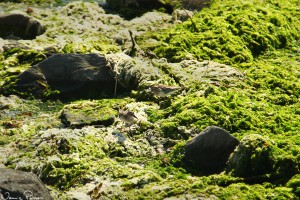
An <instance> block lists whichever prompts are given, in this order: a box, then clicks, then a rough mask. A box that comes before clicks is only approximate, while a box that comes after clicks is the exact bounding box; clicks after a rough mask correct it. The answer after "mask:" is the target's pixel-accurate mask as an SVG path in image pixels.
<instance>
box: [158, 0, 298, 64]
mask: <svg viewBox="0 0 300 200" xmlns="http://www.w3.org/2000/svg"><path fill="white" fill-rule="evenodd" d="M279 2H280V3H279ZM286 2H287V4H281V1H276V2H268V1H263V2H261V1H250V0H249V1H243V2H235V3H234V4H233V3H232V2H231V1H222V2H219V1H214V2H213V3H212V4H211V5H210V7H209V8H205V9H203V10H202V11H200V12H199V13H197V14H196V15H195V16H194V17H193V22H194V23H195V24H196V26H197V29H198V30H199V31H198V32H195V31H194V28H193V24H192V22H191V21H189V20H188V21H187V22H185V23H183V24H182V25H178V26H177V27H176V28H174V29H172V30H168V31H166V32H164V33H163V34H160V35H158V36H157V37H158V38H159V40H160V41H162V42H163V45H159V46H158V47H157V48H156V49H155V50H154V51H155V52H156V53H157V55H158V56H159V57H166V58H168V59H169V60H171V61H180V60H183V59H184V58H185V57H187V55H188V54H192V55H193V57H195V58H197V59H198V60H215V61H219V62H221V63H226V64H234V65H237V64H238V63H251V62H252V61H253V58H256V57H257V56H259V55H261V54H263V53H264V52H266V51H269V50H274V49H280V48H285V47H288V48H292V47H295V46H297V45H296V44H295V40H298V39H299V26H298V25H297V24H299V19H298V18H297V17H296V16H297V14H296V16H295V15H293V14H294V13H296V12H297V9H296V5H297V4H296V2H288V1H286ZM277 5H278V6H279V8H278V7H277ZM286 5H289V6H286Z"/></svg>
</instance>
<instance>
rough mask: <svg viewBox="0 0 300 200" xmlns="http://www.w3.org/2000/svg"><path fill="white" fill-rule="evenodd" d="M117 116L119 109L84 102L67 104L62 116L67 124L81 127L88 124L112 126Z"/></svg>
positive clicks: (72, 126)
mask: <svg viewBox="0 0 300 200" xmlns="http://www.w3.org/2000/svg"><path fill="white" fill-rule="evenodd" d="M115 116H117V111H116V110H114V109H112V108H110V107H109V106H105V105H99V104H97V103H94V102H83V103H78V104H70V105H67V106H65V107H64V108H63V110H62V112H61V115H60V118H61V120H62V123H64V124H65V125H66V126H69V127H71V128H80V127H83V126H86V125H102V126H110V125H112V124H113V123H114V121H115Z"/></svg>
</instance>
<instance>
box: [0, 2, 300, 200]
mask: <svg viewBox="0 0 300 200" xmlns="http://www.w3.org/2000/svg"><path fill="white" fill-rule="evenodd" d="M253 3H256V4H257V6H256V7H254V6H253V5H254V4H253ZM294 5H298V6H299V2H298V1H289V2H287V1H284V2H279V1H276V0H273V1H264V2H263V3H261V2H260V1H247V2H245V1H243V2H242V1H239V2H230V1H225V2H222V3H218V1H216V3H215V4H212V7H211V8H207V9H204V10H203V11H202V12H199V13H198V14H197V15H196V18H197V16H201V17H202V18H203V19H202V18H201V19H200V18H199V19H197V20H196V18H195V21H196V22H197V29H199V30H201V31H203V32H204V34H203V35H204V36H205V37H204V36H201V33H197V32H195V31H196V30H195V29H194V28H193V27H192V25H191V22H190V21H187V22H185V23H184V24H182V25H179V26H178V27H177V28H175V30H176V31H177V32H176V34H175V31H174V30H171V31H170V34H169V35H168V37H169V38H168V39H165V37H166V36H164V35H162V36H157V35H156V36H155V37H156V39H157V38H160V37H162V38H163V39H164V41H163V42H164V43H163V44H164V45H163V46H162V47H159V48H158V49H155V51H156V52H158V55H160V56H162V57H168V58H169V59H170V60H182V59H183V58H185V57H189V56H190V54H189V53H190V52H192V53H193V58H198V59H199V60H202V59H211V60H217V61H219V62H221V63H228V64H232V65H233V66H235V67H236V68H238V69H240V70H245V71H244V75H245V79H243V80H239V81H235V82H234V85H230V82H226V81H224V82H222V83H221V84H220V85H206V84H203V85H202V84H196V85H195V84H190V85H188V84H187V85H188V87H187V88H185V89H184V90H185V93H183V94H180V95H178V96H175V97H170V98H169V100H168V104H166V106H161V107H160V108H151V109H149V110H147V111H146V113H147V114H148V116H147V117H148V120H149V124H147V126H145V127H144V128H143V129H141V130H133V131H131V133H133V136H132V135H130V134H129V133H130V132H127V131H126V130H125V131H124V130H121V129H118V127H117V128H116V127H114V126H111V127H109V128H102V129H99V128H94V127H84V128H82V129H75V130H64V129H62V124H61V123H60V121H59V120H58V116H59V113H60V110H61V109H62V108H63V106H64V104H62V103H59V102H54V103H53V104H51V102H48V103H45V102H41V101H25V102H24V103H23V107H21V108H14V110H12V112H11V113H10V114H12V116H11V115H3V113H5V112H1V124H0V125H1V128H0V131H1V136H2V137H1V140H0V141H1V142H0V144H1V147H2V146H4V145H5V146H6V147H7V145H8V144H10V145H12V146H13V147H14V148H15V149H14V150H13V152H10V151H11V150H10V151H8V150H7V149H6V148H5V151H6V152H7V156H8V157H7V158H6V159H2V158H1V160H6V161H5V162H4V163H5V165H6V167H11V168H18V169H21V170H25V171H33V172H34V173H36V174H38V175H40V176H41V177H42V180H44V182H45V183H47V184H48V186H50V187H52V188H54V189H55V190H58V189H59V190H60V191H59V192H58V193H59V194H60V195H58V196H59V197H61V195H63V193H64V192H66V191H68V190H70V188H71V187H80V186H83V185H85V184H86V183H90V182H93V181H95V182H96V183H97V184H98V186H99V188H100V189H99V190H97V189H94V192H95V194H100V196H101V195H102V197H103V198H110V199H120V197H122V198H123V199H132V198H136V199H145V198H148V197H151V198H152V199H162V198H181V199H183V198H186V199H189V198H190V199H191V198H206V199H297V198H298V196H299V167H300V164H299V163H300V148H299V145H300V138H299V128H300V127H299V126H300V125H299V121H300V118H299V113H300V110H299V108H300V104H299V91H300V85H299V84H300V83H299V81H298V80H299V78H300V74H299V69H300V65H299V58H298V57H299V51H298V50H299V47H298V46H297V44H298V43H297V42H294V40H297V37H298V36H297V33H295V30H297V27H296V26H295V23H296V22H297V18H296V17H295V16H298V15H299V14H297V12H296V10H297V8H295V6H294ZM68 9H69V8H68ZM76 9H78V10H80V9H81V8H80V7H79V6H78V7H77V6H76ZM84 9H85V8H84ZM241 9H243V11H242V10H241ZM254 11H255V13H256V12H258V14H257V15H254ZM251 12H253V13H251ZM218 13H219V14H218ZM249 13H250V14H249ZM215 14H216V15H215ZM282 14H285V16H284V17H283V15H282ZM78 16H80V15H78ZM224 16H226V17H227V18H226V19H222V17H224ZM215 17H216V19H214V18H215ZM224 20H227V21H224ZM219 22H222V24H219ZM287 22H288V23H287ZM263 23H265V24H266V25H267V26H265V27H263V26H262V24H263ZM297 23H298V22H297ZM223 26H224V27H223ZM288 26H289V27H288ZM266 28H269V29H270V30H266ZM229 29H230V31H231V32H228V30H229ZM298 31H299V30H298ZM67 32H68V31H67ZM70 32H72V31H70ZM186 32H187V34H186V35H187V36H188V38H183V37H186V36H184V34H185V33H186ZM272 33H274V35H272ZM49 34H51V33H49ZM53 34H57V32H54V33H53ZM211 34H216V35H211ZM202 37H203V38H202ZM182 38H183V39H182ZM224 38H225V39H224ZM194 39H196V40H199V41H200V42H199V43H193V42H194ZM41 41H42V40H41ZM167 42H169V43H170V44H171V45H173V47H170V44H168V43H167ZM191 42H192V44H191ZM157 44H161V43H160V42H158V43H157ZM197 45H199V46H197ZM201 45H203V49H204V51H202V49H201V52H200V50H199V49H200V48H199V47H201ZM154 46H155V45H154ZM64 47H66V48H65V49H64V48H62V49H63V50H62V51H66V52H68V51H70V52H71V51H72V52H73V51H77V50H78V49H79V50H78V51H79V52H83V53H84V52H86V51H92V50H93V48H85V47H84V46H82V45H77V44H74V46H72V45H70V46H68V45H65V46H64ZM77 47H78V48H77ZM165 47H166V49H167V50H165V49H164V48H165ZM160 48H161V49H160ZM151 50H153V46H151ZM18 54H19V53H18V51H16V52H15V53H9V54H8V55H7V57H5V58H4V59H3V61H4V62H2V63H5V62H7V63H9V67H10V70H13V68H15V69H17V68H18V67H20V69H18V70H19V71H21V70H23V69H22V68H21V67H24V68H27V67H29V64H30V63H34V62H35V61H34V58H35V57H36V56H37V58H38V59H40V58H41V59H43V56H42V54H41V56H39V55H38V54H36V53H32V54H31V53H28V54H27V53H25V54H26V55H27V56H24V57H23V58H24V63H23V64H24V66H22V65H18V64H17V63H18V62H20V61H19V60H17V58H18V56H17V55H18ZM20 54H22V51H21V53H20ZM2 57H3V55H2ZM21 58H22V56H21ZM2 63H1V66H3V64H2ZM11 67H12V68H11ZM156 67H158V68H159V70H161V71H162V72H164V73H165V74H168V75H167V77H178V74H179V73H178V72H176V70H175V69H174V68H168V67H169V66H168V65H156ZM2 69H4V68H2ZM2 69H1V73H3V72H4V73H6V72H5V70H2ZM162 69H164V70H162ZM4 75H5V76H6V77H8V76H7V75H6V74H4ZM182 80H183V79H177V81H178V82H181V81H182ZM168 81H169V83H172V84H174V83H176V81H175V80H174V79H172V78H170V79H168ZM168 81H166V83H168ZM1 86H2V85H1ZM110 101H113V102H110ZM96 102H97V103H96V104H98V103H99V102H102V103H103V104H104V105H109V107H114V108H116V107H118V106H121V107H123V106H125V105H126V104H128V103H130V100H126V101H124V102H121V103H120V102H118V101H117V103H115V102H114V100H107V101H106V100H104V101H96ZM73 103H74V104H80V105H83V101H76V102H73ZM102 103H101V105H102ZM30 105H31V106H30ZM115 106H116V107H115ZM137 107H138V108H139V106H137ZM10 109H11V108H10ZM1 111H3V110H1ZM82 111H83V112H84V109H83V110H82ZM90 111H91V110H90ZM44 113H46V115H44ZM91 114H93V112H91ZM2 116H4V117H3V118H2ZM212 124H213V125H218V126H220V127H222V128H224V129H226V130H227V131H229V132H230V133H231V134H233V135H234V136H235V137H237V138H238V139H245V137H246V138H247V136H248V137H250V136H251V135H252V134H258V135H257V137H256V138H261V137H262V138H263V140H254V141H253V142H250V143H249V145H250V147H251V148H252V146H253V149H252V154H251V155H252V157H251V158H250V160H252V161H254V164H255V166H254V167H255V169H256V170H254V171H255V172H256V171H257V170H258V171H260V170H261V169H264V170H263V173H261V174H263V175H265V174H266V176H262V177H254V178H253V179H251V177H250V179H244V178H240V177H233V176H231V175H228V174H217V175H212V176H202V177H201V176H197V175H195V174H191V173H190V172H187V171H186V169H185V168H183V167H184V166H182V165H181V157H182V155H183V147H184V144H185V142H186V140H187V139H188V138H191V137H193V136H195V134H197V133H199V132H200V131H201V130H203V129H204V128H206V127H207V126H209V125H212ZM148 125H149V126H148ZM116 129H117V130H116ZM137 129H139V128H137ZM187 130H191V131H187ZM149 133H153V134H154V135H155V136H159V137H160V138H162V140H163V139H172V141H173V142H172V143H171V145H170V146H171V147H170V146H168V145H167V144H165V143H164V144H165V145H166V146H165V147H166V148H168V147H170V148H168V151H171V153H170V154H163V155H162V156H158V155H157V154H158V153H157V152H156V151H155V149H154V147H153V146H151V145H150V143H149V141H148V140H147V139H146V137H148V136H149V135H148V134H149ZM252 136H253V135H252ZM124 137H125V138H126V142H122V141H123V140H122V139H123V138H124ZM169 141H171V140H169ZM257 141H259V142H258V143H256V142H257ZM269 141H272V142H269ZM174 144H177V145H175V146H174ZM250 147H249V148H250ZM1 150H2V149H1ZM2 157H3V156H2ZM4 157H5V156H4ZM268 159H271V162H270V163H271V165H272V167H271V168H270V166H269V168H268V169H266V168H264V167H265V166H260V165H262V163H265V161H266V160H268ZM260 172H261V171H260ZM269 172H271V174H270V175H269ZM255 178H257V179H255ZM47 181H49V182H47ZM97 192H98V193H97ZM66 199H67V198H66Z"/></svg>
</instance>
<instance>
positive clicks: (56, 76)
mask: <svg viewBox="0 0 300 200" xmlns="http://www.w3.org/2000/svg"><path fill="white" fill-rule="evenodd" d="M106 65H107V64H106V59H105V57H104V56H102V55H98V54H56V55H53V56H51V57H49V58H48V59H46V60H44V61H42V62H40V63H39V64H37V65H34V66H32V67H31V68H29V69H28V70H26V71H25V72H23V73H22V74H20V75H19V76H18V78H17V82H16V83H15V87H16V89H17V90H18V91H25V92H30V93H32V94H33V95H34V96H42V95H44V94H45V93H46V92H48V93H49V91H52V93H55V91H58V93H59V94H58V96H59V97H61V98H69V97H71V98H74V97H89V96H96V95H97V94H102V93H106V92H107V93H113V91H114V84H115V81H114V77H113V76H112V75H111V73H110V72H109V71H110V70H111V69H110V68H109V67H107V66H106Z"/></svg>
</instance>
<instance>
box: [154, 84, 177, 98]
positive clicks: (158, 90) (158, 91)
mask: <svg viewBox="0 0 300 200" xmlns="http://www.w3.org/2000/svg"><path fill="white" fill-rule="evenodd" d="M150 89H151V91H152V92H153V93H154V94H155V96H158V97H167V96H169V95H171V94H173V93H175V92H176V91H177V90H179V89H180V87H176V86H168V85H153V86H150Z"/></svg>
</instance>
